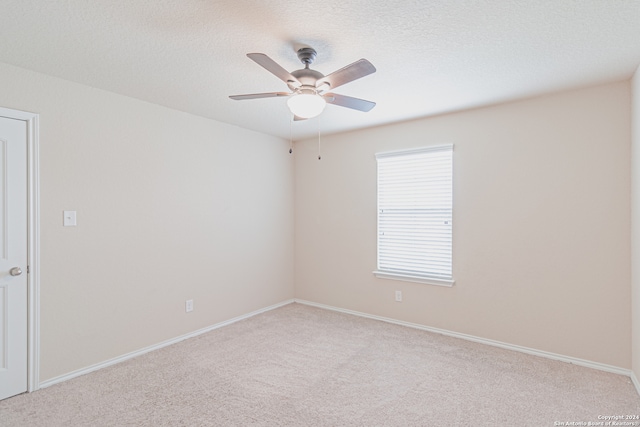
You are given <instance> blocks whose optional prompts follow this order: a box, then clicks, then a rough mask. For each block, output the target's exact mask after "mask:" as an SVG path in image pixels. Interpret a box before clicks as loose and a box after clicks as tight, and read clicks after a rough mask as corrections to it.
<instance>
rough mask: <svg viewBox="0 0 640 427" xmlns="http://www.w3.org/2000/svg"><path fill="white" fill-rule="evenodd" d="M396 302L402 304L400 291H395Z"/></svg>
mask: <svg viewBox="0 0 640 427" xmlns="http://www.w3.org/2000/svg"><path fill="white" fill-rule="evenodd" d="M396 301H397V302H402V291H396Z"/></svg>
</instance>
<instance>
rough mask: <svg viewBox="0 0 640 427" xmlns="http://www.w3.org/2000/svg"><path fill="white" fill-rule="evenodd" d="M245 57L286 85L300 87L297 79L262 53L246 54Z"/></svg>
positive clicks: (300, 84)
mask: <svg viewBox="0 0 640 427" xmlns="http://www.w3.org/2000/svg"><path fill="white" fill-rule="evenodd" d="M247 56H248V57H249V58H250V59H252V60H253V61H255V62H256V63H257V64H258V65H260V66H261V67H263V68H264V69H265V70H267V71H269V72H270V73H271V74H273V75H274V76H276V77H277V78H279V79H280V80H282V81H283V82H285V83H286V84H288V85H291V86H293V87H300V86H302V83H300V81H299V80H298V79H297V78H295V77H294V76H293V75H292V74H291V73H290V72H288V71H287V70H285V69H284V68H282V67H281V66H280V65H278V63H277V62H276V61H274V60H273V59H271V58H269V57H268V56H267V55H265V54H264V53H247Z"/></svg>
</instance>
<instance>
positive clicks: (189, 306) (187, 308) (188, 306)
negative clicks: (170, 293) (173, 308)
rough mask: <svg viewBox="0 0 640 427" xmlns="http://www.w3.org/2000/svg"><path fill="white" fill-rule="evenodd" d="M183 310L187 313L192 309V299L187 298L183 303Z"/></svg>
mask: <svg viewBox="0 0 640 427" xmlns="http://www.w3.org/2000/svg"><path fill="white" fill-rule="evenodd" d="M184 310H185V311H186V312H187V313H188V312H190V311H193V300H192V299H188V300H187V301H186V302H185V303H184Z"/></svg>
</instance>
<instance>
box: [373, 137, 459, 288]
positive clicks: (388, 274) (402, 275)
mask: <svg viewBox="0 0 640 427" xmlns="http://www.w3.org/2000/svg"><path fill="white" fill-rule="evenodd" d="M435 151H450V152H451V171H450V179H451V181H450V184H451V221H452V223H451V234H450V242H449V243H450V245H451V257H450V259H449V260H450V261H449V262H450V264H449V265H450V268H451V276H447V277H442V276H441V275H439V277H434V276H431V275H429V274H418V273H413V272H407V271H392V270H384V269H381V268H380V213H381V208H380V159H384V158H390V157H402V156H411V155H417V154H423V153H427V152H435ZM453 152H454V146H453V144H443V145H434V146H427V147H419V148H412V149H405V150H396V151H387V152H381V153H376V154H375V158H376V208H377V213H376V270H374V271H373V274H374V275H375V276H376V277H377V278H380V279H392V280H401V281H408V282H417V283H423V284H429V285H437V286H446V287H451V286H453V285H454V284H455V280H454V279H453V160H454V159H453Z"/></svg>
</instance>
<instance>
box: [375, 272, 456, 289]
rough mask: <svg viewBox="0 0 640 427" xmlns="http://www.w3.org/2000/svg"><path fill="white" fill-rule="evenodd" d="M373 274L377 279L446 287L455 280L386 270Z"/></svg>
mask: <svg viewBox="0 0 640 427" xmlns="http://www.w3.org/2000/svg"><path fill="white" fill-rule="evenodd" d="M373 274H374V275H375V276H376V277H377V278H378V279H391V280H403V281H405V282H415V283H423V284H426V285H436V286H446V287H448V288H450V287H452V286H453V284H454V283H456V281H455V280H446V279H434V278H432V277H424V276H413V275H410V274H400V273H390V272H388V271H378V270H376V271H374V272H373Z"/></svg>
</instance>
